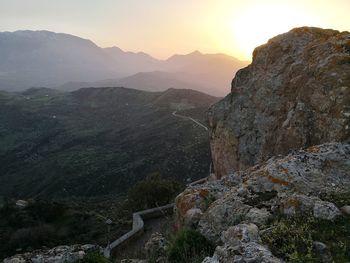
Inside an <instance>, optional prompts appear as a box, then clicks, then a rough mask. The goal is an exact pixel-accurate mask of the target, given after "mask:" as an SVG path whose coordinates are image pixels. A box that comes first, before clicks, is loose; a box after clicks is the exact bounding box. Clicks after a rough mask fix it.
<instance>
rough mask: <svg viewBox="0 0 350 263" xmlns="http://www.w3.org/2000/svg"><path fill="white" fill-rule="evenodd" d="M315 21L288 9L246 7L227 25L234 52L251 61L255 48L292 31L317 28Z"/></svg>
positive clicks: (279, 5) (285, 6)
mask: <svg viewBox="0 0 350 263" xmlns="http://www.w3.org/2000/svg"><path fill="white" fill-rule="evenodd" d="M318 24H319V19H318V18H316V17H312V16H310V14H306V13H304V12H303V11H302V10H300V9H299V10H297V9H293V8H292V7H291V6H287V5H281V4H278V3H277V4H276V3H275V4H270V5H266V3H265V4H264V5H262V4H261V5H257V4H255V5H254V6H249V7H247V8H246V9H245V10H242V12H241V13H240V14H239V15H238V16H236V17H234V18H233V19H232V21H231V26H232V31H233V36H232V37H233V41H234V42H236V43H238V46H237V49H238V50H236V52H239V53H241V54H242V56H243V57H246V58H247V59H250V58H251V54H252V51H253V50H254V48H255V47H257V46H259V45H262V44H264V43H266V42H267V41H268V39H270V38H272V37H274V36H276V35H278V34H281V33H284V32H287V31H289V30H291V29H292V28H294V27H298V26H308V25H318Z"/></svg>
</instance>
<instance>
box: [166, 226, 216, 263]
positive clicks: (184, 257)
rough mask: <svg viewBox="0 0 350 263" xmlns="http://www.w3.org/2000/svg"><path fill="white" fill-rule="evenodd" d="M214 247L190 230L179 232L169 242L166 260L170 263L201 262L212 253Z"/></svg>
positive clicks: (197, 233)
mask: <svg viewBox="0 0 350 263" xmlns="http://www.w3.org/2000/svg"><path fill="white" fill-rule="evenodd" d="M214 250H215V246H214V244H212V243H211V242H210V241H208V240H207V239H206V238H205V237H204V236H203V235H201V234H200V233H199V232H197V231H195V230H192V229H183V230H180V231H179V232H178V233H177V234H176V236H174V237H173V238H172V240H171V242H170V245H169V248H168V251H167V252H168V260H169V262H170V263H183V262H192V263H197V262H202V261H203V259H204V258H205V257H206V256H209V255H212V254H213V253H214Z"/></svg>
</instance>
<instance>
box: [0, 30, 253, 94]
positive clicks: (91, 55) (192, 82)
mask: <svg viewBox="0 0 350 263" xmlns="http://www.w3.org/2000/svg"><path fill="white" fill-rule="evenodd" d="M0 56H1V58H2V60H1V61H0V89H2V90H8V91H15V90H24V89H27V88H30V87H33V86H46V87H51V88H52V87H55V88H58V89H61V88H62V89H66V90H72V89H76V88H81V87H89V86H97V87H100V86H107V85H105V84H106V81H101V80H108V79H109V80H110V83H111V82H112V84H113V85H108V86H120V85H123V84H126V85H125V86H127V87H129V88H138V89H140V88H142V82H144V81H146V82H147V81H148V79H149V78H153V77H154V73H153V72H154V71H158V72H160V71H162V73H158V75H157V76H155V80H154V81H153V84H152V85H148V87H147V88H142V89H144V90H149V91H157V90H162V91H164V90H166V89H168V88H170V87H174V88H194V89H196V90H200V91H204V92H207V93H210V94H213V95H219V96H222V95H224V94H225V93H227V92H228V90H229V85H230V79H231V76H232V74H234V73H235V72H236V71H237V70H238V69H240V68H242V67H244V66H246V65H247V62H242V61H239V60H237V59H235V58H233V57H230V56H227V55H224V54H202V53H200V52H198V51H196V52H193V53H190V54H188V55H174V56H172V57H170V58H169V59H167V60H158V59H156V58H153V57H152V56H150V55H148V54H146V53H143V52H138V53H134V52H125V51H123V50H121V49H120V48H118V47H111V48H100V47H98V46H97V45H96V44H94V43H93V42H92V41H90V40H87V39H83V38H80V37H76V36H73V35H69V34H63V33H53V32H49V31H16V32H1V33H0ZM139 72H144V73H143V74H144V75H143V76H144V78H141V79H139V80H135V78H136V76H137V77H140V76H139V75H136V76H134V75H135V74H138V73H139ZM146 73H147V74H146ZM170 73H171V79H174V80H173V84H172V85H171V86H169V85H165V84H164V83H163V82H164V81H163V80H162V78H164V77H159V75H163V74H164V75H165V76H168V75H169V74H170ZM128 76H129V78H127V79H125V78H126V77H128ZM130 79H132V80H130ZM168 79H169V77H167V80H168ZM129 81H130V82H129ZM82 82H83V83H82ZM135 82H136V84H135ZM148 82H149V81H148ZM64 83H66V84H64ZM62 85H63V86H62ZM69 85H72V87H69Z"/></svg>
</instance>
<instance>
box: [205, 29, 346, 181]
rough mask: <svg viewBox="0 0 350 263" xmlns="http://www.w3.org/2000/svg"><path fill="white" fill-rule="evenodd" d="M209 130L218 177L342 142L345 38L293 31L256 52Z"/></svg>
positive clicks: (220, 104)
mask: <svg viewBox="0 0 350 263" xmlns="http://www.w3.org/2000/svg"><path fill="white" fill-rule="evenodd" d="M209 125H210V136H211V149H212V157H213V163H214V169H215V174H216V176H217V178H221V177H223V176H226V175H228V174H230V173H232V172H234V171H239V170H244V169H247V168H248V167H250V166H252V165H255V164H258V163H260V162H262V161H266V160H268V159H269V158H270V157H272V156H276V155H279V154H282V155H285V154H287V153H288V152H289V151H290V150H293V149H300V148H303V147H309V146H312V145H318V144H322V143H326V142H341V141H342V142H348V141H349V137H350V33H349V32H338V31H335V30H323V29H318V28H307V27H304V28H296V29H293V30H291V31H290V32H288V33H286V34H282V35H279V36H277V37H275V38H272V39H271V40H269V42H268V43H267V44H265V45H263V46H260V47H258V48H256V49H255V51H254V53H253V61H252V64H251V65H249V66H248V67H246V68H244V69H241V70H240V71H239V72H237V74H236V76H235V78H234V79H233V81H232V89H231V93H230V94H229V95H228V96H226V97H225V98H224V99H223V100H221V101H220V102H218V103H217V104H215V105H214V106H212V107H211V109H210V111H209ZM283 184H284V182H282V181H281V182H280V185H281V187H283Z"/></svg>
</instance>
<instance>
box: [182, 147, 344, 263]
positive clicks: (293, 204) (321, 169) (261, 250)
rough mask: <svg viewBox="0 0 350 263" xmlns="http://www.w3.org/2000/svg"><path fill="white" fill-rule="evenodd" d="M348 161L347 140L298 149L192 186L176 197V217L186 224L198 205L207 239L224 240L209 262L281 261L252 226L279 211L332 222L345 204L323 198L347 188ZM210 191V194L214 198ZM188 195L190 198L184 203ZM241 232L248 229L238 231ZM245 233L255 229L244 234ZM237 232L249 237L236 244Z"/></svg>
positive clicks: (201, 225)
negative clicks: (338, 205) (189, 212)
mask: <svg viewBox="0 0 350 263" xmlns="http://www.w3.org/2000/svg"><path fill="white" fill-rule="evenodd" d="M349 160H350V145H349V144H343V143H328V144H323V145H319V146H313V147H311V148H308V149H306V150H299V151H294V152H293V153H291V154H289V155H287V156H286V157H274V158H271V159H269V160H268V161H267V162H265V163H262V164H260V165H257V166H254V167H252V168H250V169H247V170H245V171H240V172H235V173H233V174H230V175H229V176H226V177H224V178H223V179H221V180H217V181H214V182H207V183H205V184H203V185H197V186H193V187H190V188H188V189H186V190H185V191H184V192H183V193H182V194H180V195H179V196H178V197H177V200H176V218H177V222H178V224H179V226H180V227H181V226H184V225H186V226H188V222H187V221H186V219H187V218H188V211H193V210H195V211H198V210H200V213H199V212H198V213H197V215H201V217H200V218H199V219H198V218H196V221H198V223H197V224H196V227H197V229H198V230H199V231H200V232H201V233H202V234H203V235H204V236H205V237H206V238H207V239H209V240H211V241H213V242H214V243H216V244H218V245H220V244H223V245H220V246H218V247H217V249H216V252H215V255H214V256H213V257H211V258H207V259H206V261H205V262H216V261H215V260H219V261H218V262H248V261H244V260H243V259H244V258H245V257H247V255H255V256H254V257H256V258H259V257H260V260H262V261H259V260H253V261H249V262H279V260H278V259H277V258H275V257H274V256H273V255H272V254H271V252H270V251H269V250H268V248H267V247H266V246H264V245H263V244H261V243H260V241H259V237H258V234H257V233H258V232H257V231H255V230H254V231H253V229H257V228H258V227H260V226H263V225H265V224H266V223H267V222H268V221H269V220H271V219H273V218H274V217H275V216H276V215H286V216H288V217H294V216H302V217H305V218H311V217H314V218H318V219H322V220H328V221H329V222H330V224H332V221H334V220H335V219H336V218H338V217H340V216H342V212H343V213H344V212H345V210H346V208H342V210H340V207H337V206H336V205H335V204H334V203H332V202H330V201H326V200H323V197H324V196H325V195H331V194H341V193H348V192H349V189H350V161H349ZM204 192H205V193H206V194H205V195H204V197H202V196H203V193H204ZM208 196H211V199H210V200H211V202H210V203H209V202H208V198H207V197H208ZM188 200H192V202H191V203H190V204H191V205H189V206H186V205H185V204H186V202H187V201H188ZM186 208H187V209H188V210H187V211H186ZM253 224H254V225H253ZM252 225H253V226H254V227H252ZM247 226H250V227H247ZM237 227H238V230H237ZM242 229H245V230H242ZM248 229H249V230H248ZM239 231H241V232H242V233H244V234H237V233H238V232H239ZM227 233H231V234H229V235H228V234H227ZM234 233H236V234H234ZM247 233H253V234H248V235H247V238H244V235H246V234H247ZM227 236H230V238H231V241H230V238H227ZM236 236H239V237H241V238H242V240H245V241H246V242H245V243H244V244H243V243H242V242H243V241H242V240H240V242H241V243H240V245H239V246H238V247H237V244H236V243H237V242H236V241H237V240H236V239H235V237H236ZM232 240H236V241H234V242H232ZM235 242H236V243H235ZM252 242H253V243H252ZM238 243H239V242H238ZM227 253H228V254H227ZM258 255H260V256H258ZM262 255H263V256H262ZM263 258H266V260H265V259H264V260H263ZM238 259H240V260H243V261H239V260H238ZM235 260H238V261H235Z"/></svg>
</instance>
